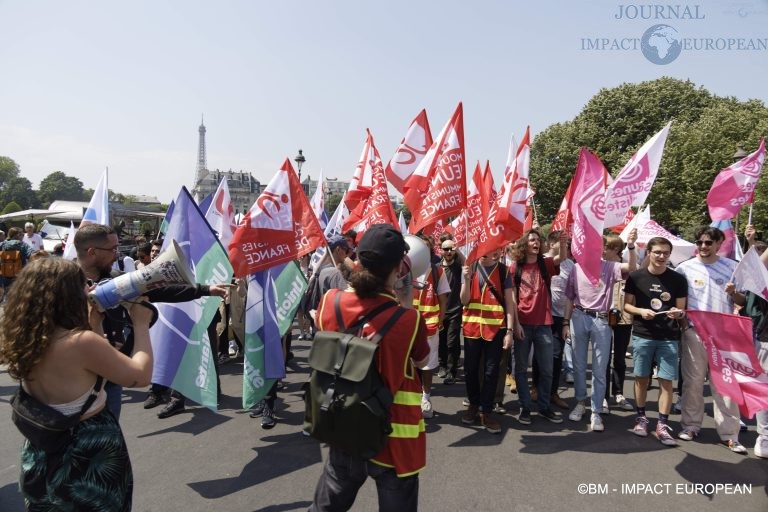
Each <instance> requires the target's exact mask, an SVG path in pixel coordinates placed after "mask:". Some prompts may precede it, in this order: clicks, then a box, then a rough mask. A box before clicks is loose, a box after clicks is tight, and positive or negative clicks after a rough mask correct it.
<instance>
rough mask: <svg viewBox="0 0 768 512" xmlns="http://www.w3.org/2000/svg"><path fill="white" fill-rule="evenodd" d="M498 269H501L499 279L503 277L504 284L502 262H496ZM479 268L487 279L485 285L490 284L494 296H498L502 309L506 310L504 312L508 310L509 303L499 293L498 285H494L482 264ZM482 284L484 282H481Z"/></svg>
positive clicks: (502, 283) (502, 282)
mask: <svg viewBox="0 0 768 512" xmlns="http://www.w3.org/2000/svg"><path fill="white" fill-rule="evenodd" d="M496 266H497V268H498V270H499V279H501V285H502V286H504V276H503V275H502V273H501V268H500V267H503V266H504V265H502V264H501V263H497V264H496ZM477 268H478V269H479V270H480V275H481V276H482V278H483V279H484V280H485V285H486V286H488V288H489V289H490V290H491V293H492V294H493V296H494V297H496V300H497V301H498V303H499V304H501V307H502V309H503V310H504V313H506V312H507V303H506V302H505V301H504V297H503V296H502V295H500V294H499V290H497V289H496V287H495V286H494V285H493V282H492V281H491V278H490V276H489V275H488V274H487V273H486V271H485V268H483V266H482V265H478V266H477ZM480 284H481V286H482V284H483V282H482V281H481V282H480Z"/></svg>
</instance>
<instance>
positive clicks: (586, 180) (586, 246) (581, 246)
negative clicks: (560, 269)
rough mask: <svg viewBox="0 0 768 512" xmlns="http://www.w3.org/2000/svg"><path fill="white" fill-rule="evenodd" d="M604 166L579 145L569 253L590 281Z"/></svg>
mask: <svg viewBox="0 0 768 512" xmlns="http://www.w3.org/2000/svg"><path fill="white" fill-rule="evenodd" d="M606 174H607V171H606V169H605V166H604V165H603V163H602V162H601V161H600V159H599V158H597V157H596V156H595V155H594V154H592V153H591V152H589V151H588V150H587V148H585V147H582V148H581V153H579V162H578V164H577V165H576V173H575V175H574V177H573V184H574V187H573V197H572V201H571V204H570V215H571V217H572V218H573V236H572V241H571V252H572V253H573V259H574V260H576V262H578V263H579V265H580V266H581V269H582V270H583V271H584V274H585V275H586V276H587V278H588V279H589V280H590V281H591V282H592V283H595V284H596V283H597V282H598V281H599V280H600V256H601V254H602V253H601V251H598V250H596V249H595V248H596V247H602V246H603V223H604V220H605V186H606Z"/></svg>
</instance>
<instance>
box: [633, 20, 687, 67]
mask: <svg viewBox="0 0 768 512" xmlns="http://www.w3.org/2000/svg"><path fill="white" fill-rule="evenodd" d="M640 49H641V50H642V52H643V55H645V58H646V59H648V60H649V61H651V62H652V63H654V64H658V65H660V66H663V65H665V64H669V63H670V62H672V61H674V60H675V59H676V58H677V57H679V56H680V51H681V50H682V49H683V45H682V44H681V43H680V34H678V33H677V30H675V28H674V27H670V26H669V25H654V26H652V27H651V28H649V29H648V30H646V31H645V33H644V34H643V37H642V38H641V39H640Z"/></svg>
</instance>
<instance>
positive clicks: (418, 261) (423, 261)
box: [404, 235, 432, 289]
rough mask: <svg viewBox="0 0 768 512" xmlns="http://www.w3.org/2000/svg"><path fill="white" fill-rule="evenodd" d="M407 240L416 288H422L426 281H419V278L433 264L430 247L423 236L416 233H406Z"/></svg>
mask: <svg viewBox="0 0 768 512" xmlns="http://www.w3.org/2000/svg"><path fill="white" fill-rule="evenodd" d="M404 238H405V241H406V243H407V244H408V247H409V249H408V255H407V256H408V259H409V260H410V263H411V276H413V286H414V288H417V289H421V288H423V287H424V283H419V282H418V281H417V278H419V277H421V276H423V275H425V274H426V273H427V271H428V270H429V266H430V264H431V259H432V258H431V256H430V250H429V247H427V244H426V243H425V242H424V240H422V239H421V238H419V237H417V236H414V235H405V237H404Z"/></svg>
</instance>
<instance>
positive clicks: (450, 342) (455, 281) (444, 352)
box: [437, 239, 462, 384]
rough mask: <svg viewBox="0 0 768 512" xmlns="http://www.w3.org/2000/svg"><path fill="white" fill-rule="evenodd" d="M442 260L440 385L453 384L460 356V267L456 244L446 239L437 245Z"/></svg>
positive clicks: (439, 349)
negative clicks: (444, 288)
mask: <svg viewBox="0 0 768 512" xmlns="http://www.w3.org/2000/svg"><path fill="white" fill-rule="evenodd" d="M440 252H441V253H442V259H441V260H440V268H442V269H443V273H444V274H445V278H446V279H447V280H448V286H449V287H450V289H451V291H450V292H449V293H448V300H447V302H446V305H445V314H444V316H443V324H442V327H441V329H440V342H439V345H438V359H439V367H440V369H439V370H438V372H437V376H438V377H441V378H442V379H443V384H453V383H454V382H456V376H457V375H458V371H459V357H460V356H461V309H462V305H461V298H460V297H459V294H460V293H461V266H462V263H461V261H460V259H459V257H458V256H457V250H456V242H455V241H453V240H451V239H446V240H444V241H443V242H442V243H441V244H440Z"/></svg>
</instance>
